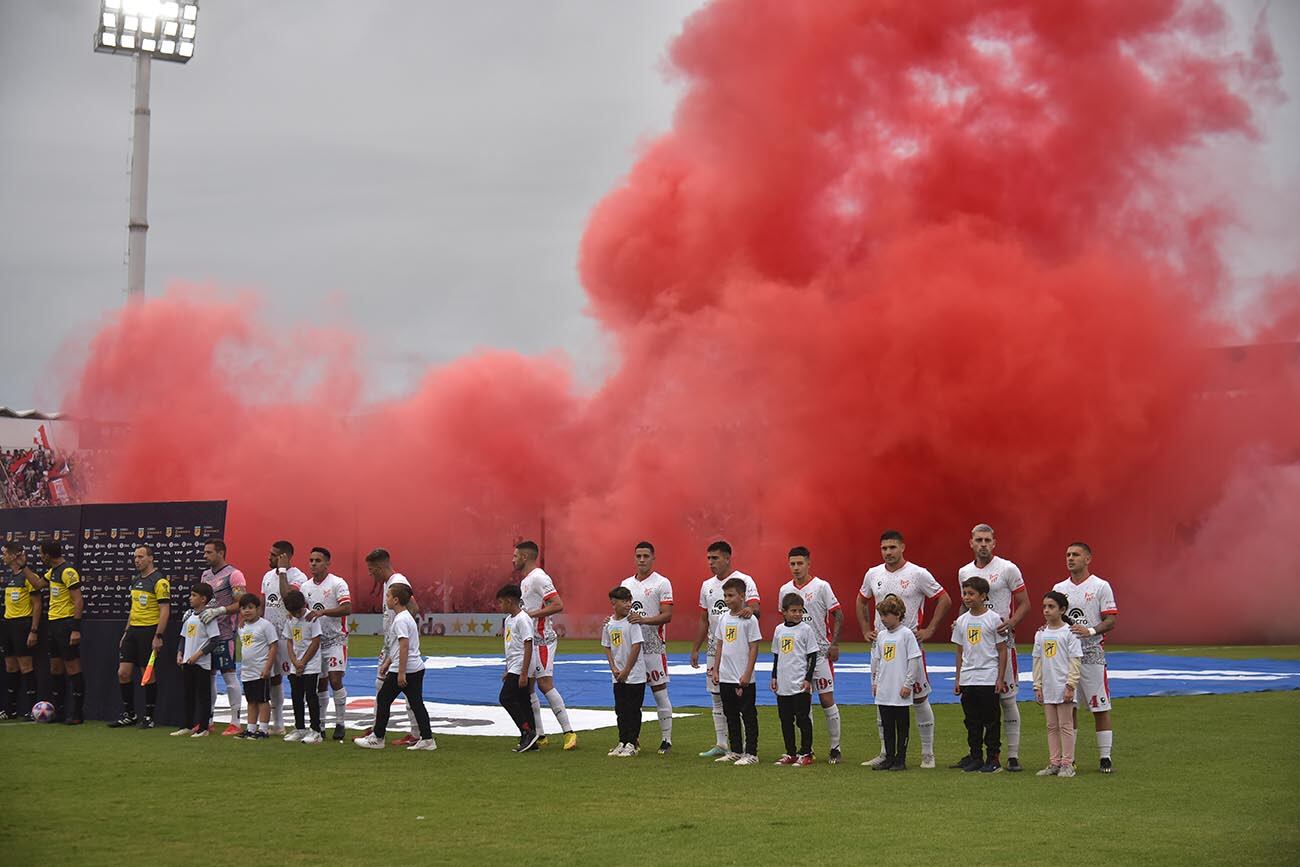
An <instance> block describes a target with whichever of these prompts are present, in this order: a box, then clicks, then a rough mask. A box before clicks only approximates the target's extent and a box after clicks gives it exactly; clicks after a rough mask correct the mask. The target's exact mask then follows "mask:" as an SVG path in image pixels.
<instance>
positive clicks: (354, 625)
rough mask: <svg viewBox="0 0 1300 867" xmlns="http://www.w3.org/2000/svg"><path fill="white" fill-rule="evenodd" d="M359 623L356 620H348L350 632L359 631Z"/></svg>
mask: <svg viewBox="0 0 1300 867" xmlns="http://www.w3.org/2000/svg"><path fill="white" fill-rule="evenodd" d="M357 625H358V624H357V622H356V621H355V620H352V621H349V622H348V631H349V632H356V631H357Z"/></svg>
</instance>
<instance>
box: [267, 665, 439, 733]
mask: <svg viewBox="0 0 1300 867" xmlns="http://www.w3.org/2000/svg"><path fill="white" fill-rule="evenodd" d="M420 674H421V675H422V676H423V674H424V672H423V671H421V672H420ZM394 677H396V675H394ZM319 681H320V675H319V674H291V675H289V695H290V697H291V698H292V699H293V727H294V728H296V729H297V730H298V731H302V722H303V720H302V710H303V705H304V704H306V705H307V713H308V715H309V716H308V719H310V720H311V730H312V731H314V732H323V731H324V729H323V728H322V727H321V723H320V702H319V701H318V700H317V699H316V685H317V683H319ZM406 682H407V684H408V685H409V684H410V682H411V676H410V675H409V674H408V675H407V676H406Z"/></svg>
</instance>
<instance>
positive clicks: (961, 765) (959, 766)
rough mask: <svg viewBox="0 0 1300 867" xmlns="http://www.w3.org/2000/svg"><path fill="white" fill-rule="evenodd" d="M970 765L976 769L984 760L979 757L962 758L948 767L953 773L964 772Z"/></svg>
mask: <svg viewBox="0 0 1300 867" xmlns="http://www.w3.org/2000/svg"><path fill="white" fill-rule="evenodd" d="M972 764H973V765H975V767H977V768H978V767H979V766H980V765H982V764H984V760H983V759H981V758H980V757H979V756H962V757H961V759H959V760H958V761H955V762H953V763H952V764H951V765H949V766H948V767H949V768H951V769H952V770H954V771H964V770H967V769H968V768H970V766H971V765H972Z"/></svg>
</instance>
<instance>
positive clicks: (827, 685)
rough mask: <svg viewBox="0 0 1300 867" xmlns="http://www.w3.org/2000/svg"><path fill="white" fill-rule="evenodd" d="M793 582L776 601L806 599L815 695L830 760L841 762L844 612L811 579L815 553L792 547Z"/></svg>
mask: <svg viewBox="0 0 1300 867" xmlns="http://www.w3.org/2000/svg"><path fill="white" fill-rule="evenodd" d="M789 561H790V575H791V580H789V581H787V582H785V583H784V584H782V585H781V589H780V591H779V592H778V593H777V594H776V598H777V599H785V597H786V596H787V595H788V594H790V593H794V594H796V595H798V596H801V597H802V598H803V611H804V614H803V619H804V622H805V623H807V624H809V625H810V626H812V629H813V634H814V635H816V636H817V670H816V671H815V672H814V673H813V680H812V686H813V692H815V693H817V698H818V700H819V701H820V702H821V705H822V713H824V714H825V715H826V732H827V734H829V735H830V741H831V751H830V754H829V755H828V756H827V761H828V762H829V763H830V764H832V765H837V764H839V762H840V709H839V707H838V706H836V704H835V661H836V660H837V659H839V658H840V644H839V642H840V630H841V629H842V628H843V627H844V611H843V610H841V608H840V600H838V599H836V598H835V591H834V590H832V589H831V585H830V584H828V583H827V582H825V581H823V580H822V579H820V578H815V577H811V576H810V575H809V574H808V570H809V569H810V568H811V566H812V554H811V553H810V552H809V551H808V549H807V548H805V547H803V546H802V545H800V546H798V547H795V548H791V549H790V554H789Z"/></svg>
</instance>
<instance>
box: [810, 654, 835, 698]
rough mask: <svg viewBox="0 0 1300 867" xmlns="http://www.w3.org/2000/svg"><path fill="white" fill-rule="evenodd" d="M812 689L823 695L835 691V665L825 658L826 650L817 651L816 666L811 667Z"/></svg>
mask: <svg viewBox="0 0 1300 867" xmlns="http://www.w3.org/2000/svg"><path fill="white" fill-rule="evenodd" d="M812 691H813V693H814V694H816V695H825V694H826V693H828V692H834V691H835V666H834V664H832V663H831V661H830V660H829V659H827V658H826V651H824V650H821V651H818V652H817V667H816V668H814V669H813V679H812Z"/></svg>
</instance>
